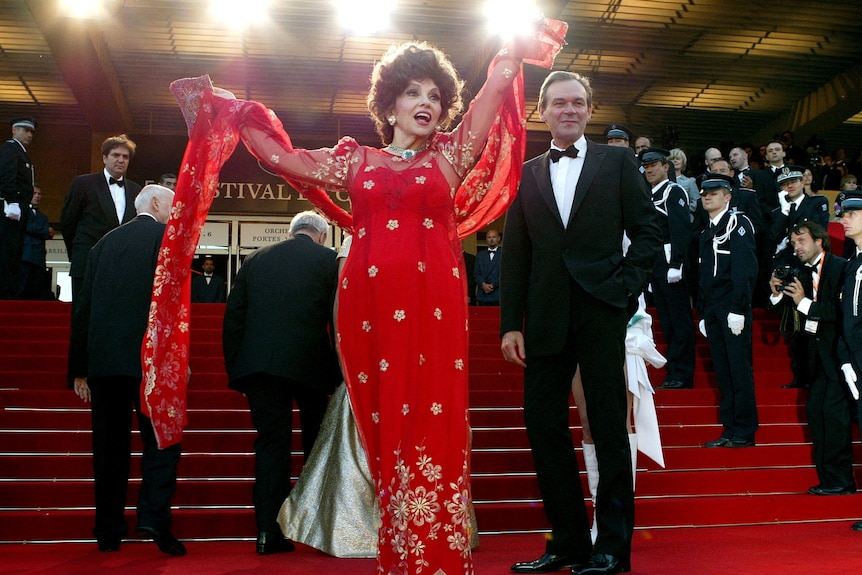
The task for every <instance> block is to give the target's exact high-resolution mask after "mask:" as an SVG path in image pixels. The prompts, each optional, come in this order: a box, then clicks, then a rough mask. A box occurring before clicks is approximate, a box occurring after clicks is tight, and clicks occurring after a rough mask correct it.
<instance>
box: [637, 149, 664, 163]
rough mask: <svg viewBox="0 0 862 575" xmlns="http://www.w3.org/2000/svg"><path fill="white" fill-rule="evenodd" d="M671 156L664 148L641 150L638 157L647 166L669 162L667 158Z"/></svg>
mask: <svg viewBox="0 0 862 575" xmlns="http://www.w3.org/2000/svg"><path fill="white" fill-rule="evenodd" d="M669 155H670V152H668V151H667V150H665V149H664V148H644V149H643V150H641V153H640V155H639V156H638V157H639V158H640V161H641V164H643V165H647V164H652V163H653V162H658V161H661V162H667V157H668V156H669Z"/></svg>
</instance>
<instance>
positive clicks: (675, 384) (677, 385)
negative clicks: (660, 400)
mask: <svg viewBox="0 0 862 575" xmlns="http://www.w3.org/2000/svg"><path fill="white" fill-rule="evenodd" d="M691 387H692V384H690V383H685V382H684V381H665V382H664V383H663V384H661V385H660V386H658V388H659V389H691Z"/></svg>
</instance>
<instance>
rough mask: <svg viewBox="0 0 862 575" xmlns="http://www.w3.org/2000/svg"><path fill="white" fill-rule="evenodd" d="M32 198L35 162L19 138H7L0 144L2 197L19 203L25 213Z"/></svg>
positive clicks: (0, 185) (0, 188)
mask: <svg viewBox="0 0 862 575" xmlns="http://www.w3.org/2000/svg"><path fill="white" fill-rule="evenodd" d="M32 198H33V163H32V162H30V157H29V156H28V155H27V152H26V151H25V150H24V147H23V146H21V144H20V143H19V142H18V141H17V140H14V139H13V140H7V141H5V142H4V143H3V144H2V145H0V199H4V200H6V201H7V202H9V203H10V204H16V203H17V204H18V205H19V206H20V207H21V212H22V214H23V212H24V210H27V209H29V208H30V200H31V199H32ZM0 216H2V214H0Z"/></svg>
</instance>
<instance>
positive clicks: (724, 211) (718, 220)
mask: <svg viewBox="0 0 862 575" xmlns="http://www.w3.org/2000/svg"><path fill="white" fill-rule="evenodd" d="M729 209H730V207H729V206H728V207H725V208H724V209H723V210H721V212H720V213H719V214H718V215H717V216H715V217H714V218H710V219H709V223H711V224H712V225H714V226H717V225H718V222H720V221H721V218H723V217H724V214H726V213H727V210H729Z"/></svg>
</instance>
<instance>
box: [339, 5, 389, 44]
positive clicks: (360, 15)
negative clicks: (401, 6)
mask: <svg viewBox="0 0 862 575" xmlns="http://www.w3.org/2000/svg"><path fill="white" fill-rule="evenodd" d="M332 5H333V7H334V8H335V14H336V16H337V17H338V23H339V24H340V25H341V27H343V28H346V29H347V30H349V31H350V32H351V33H352V34H354V35H356V36H370V35H372V34H374V33H375V32H380V31H381V30H386V29H387V28H389V23H390V18H391V17H392V12H393V11H394V10H395V0H332Z"/></svg>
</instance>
